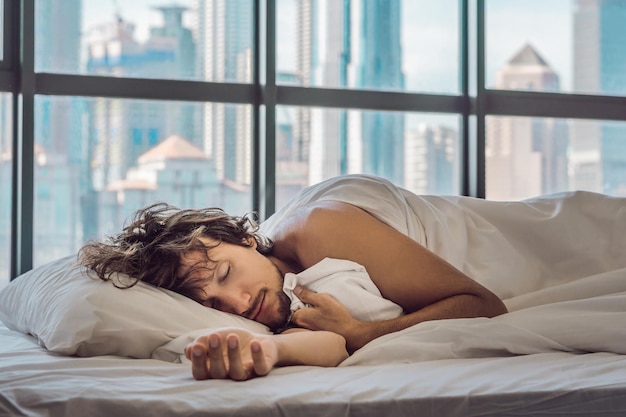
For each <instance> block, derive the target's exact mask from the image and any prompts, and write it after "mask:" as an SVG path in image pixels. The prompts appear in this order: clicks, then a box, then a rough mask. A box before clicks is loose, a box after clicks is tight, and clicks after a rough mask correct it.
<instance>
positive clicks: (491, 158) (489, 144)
mask: <svg viewBox="0 0 626 417" xmlns="http://www.w3.org/2000/svg"><path fill="white" fill-rule="evenodd" d="M496 88H499V89H508V90H526V91H546V92H555V91H559V89H560V87H559V77H558V75H557V74H556V73H555V72H554V70H553V69H552V68H551V67H550V66H549V65H548V64H547V62H546V61H545V60H544V59H543V58H542V57H541V56H540V55H539V53H538V52H537V50H536V49H535V48H534V47H533V46H532V45H530V44H527V45H525V46H524V47H523V48H522V49H521V50H520V51H518V52H517V53H516V54H515V56H513V58H511V60H510V61H509V62H508V63H507V65H506V66H505V67H504V68H502V69H501V70H500V71H499V72H498V74H497V80H496ZM485 156H486V170H487V175H486V183H487V184H486V190H487V196H488V198H492V199H498V200H508V199H511V200H517V199H523V198H528V197H532V196H536V195H539V194H546V193H550V192H555V191H558V190H563V189H566V188H567V130H566V128H565V125H564V122H563V121H561V120H555V119H547V118H542V119H539V118H528V117H508V116H504V117H489V118H488V119H487V138H486V147H485Z"/></svg>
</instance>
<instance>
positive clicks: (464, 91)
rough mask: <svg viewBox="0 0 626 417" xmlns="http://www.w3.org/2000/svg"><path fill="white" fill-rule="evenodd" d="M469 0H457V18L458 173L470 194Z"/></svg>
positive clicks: (462, 186)
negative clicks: (460, 102) (460, 104)
mask: <svg viewBox="0 0 626 417" xmlns="http://www.w3.org/2000/svg"><path fill="white" fill-rule="evenodd" d="M468 1H469V0H459V8H460V13H459V16H460V19H459V46H460V48H459V51H460V54H459V55H460V56H459V65H460V71H459V72H460V75H461V79H460V87H461V96H462V98H463V111H462V113H461V132H460V133H461V134H460V147H461V161H460V162H461V169H460V170H459V171H460V173H459V175H460V176H461V178H460V180H461V182H460V184H461V190H460V191H461V194H462V195H470V190H471V184H470V182H469V178H470V166H471V163H470V158H471V156H470V146H469V143H470V130H469V129H470V127H469V117H470V111H471V103H470V96H469V65H470V64H469V35H470V33H469V27H470V25H469V6H468Z"/></svg>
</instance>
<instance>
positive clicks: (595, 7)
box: [485, 0, 626, 95]
mask: <svg viewBox="0 0 626 417" xmlns="http://www.w3.org/2000/svg"><path fill="white" fill-rule="evenodd" d="M486 16H487V18H486V20H487V22H486V25H487V29H486V31H487V33H486V36H485V38H486V42H487V45H486V49H487V59H486V61H487V62H486V65H487V74H486V77H487V79H486V85H487V86H488V87H489V88H497V89H509V90H535V91H562V92H569V93H586V94H605V95H626V48H625V47H624V45H626V31H624V29H623V25H624V22H626V2H624V1H623V0H550V1H543V0H508V1H497V0H488V1H487V2H486Z"/></svg>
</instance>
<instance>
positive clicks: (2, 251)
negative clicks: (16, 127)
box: [0, 93, 13, 290]
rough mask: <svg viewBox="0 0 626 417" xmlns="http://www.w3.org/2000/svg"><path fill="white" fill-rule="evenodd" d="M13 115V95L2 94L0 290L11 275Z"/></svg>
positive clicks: (0, 123)
mask: <svg viewBox="0 0 626 417" xmlns="http://www.w3.org/2000/svg"><path fill="white" fill-rule="evenodd" d="M12 115H13V105H12V97H11V94H7V93H0V290H1V289H2V288H4V286H5V285H7V284H8V283H9V274H10V273H11V272H10V271H11V258H10V257H11V201H12V200H11V188H12V180H13V174H12V166H13V140H12V139H13V132H12V130H13V128H12V126H13V123H12V120H13V119H12Z"/></svg>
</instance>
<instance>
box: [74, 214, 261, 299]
mask: <svg viewBox="0 0 626 417" xmlns="http://www.w3.org/2000/svg"><path fill="white" fill-rule="evenodd" d="M200 237H209V238H211V239H213V240H215V241H217V242H218V244H219V243H220V242H226V243H232V244H236V245H240V246H247V247H250V246H251V244H250V238H254V240H255V241H256V243H257V251H259V252H260V253H262V254H269V253H270V252H271V251H272V248H273V242H272V241H271V240H270V239H269V238H267V237H264V236H262V235H261V234H259V233H258V224H257V223H256V221H255V220H254V219H253V218H252V215H251V214H248V215H244V216H241V217H238V216H229V215H228V214H226V213H225V212H224V210H222V209H219V208H205V209H197V210H194V209H184V210H181V209H178V208H176V207H174V206H171V205H168V204H165V203H157V204H153V205H151V206H148V207H145V208H143V209H140V210H138V211H137V212H136V213H135V215H134V217H133V219H132V221H131V222H130V224H128V225H127V226H126V227H124V229H123V230H122V232H121V233H120V234H118V235H116V236H112V237H108V238H107V239H105V240H103V241H91V242H88V243H87V244H85V246H83V247H82V248H81V249H80V251H79V262H80V263H81V264H82V265H84V266H86V267H87V268H89V269H92V270H93V271H95V273H96V274H97V276H98V277H99V278H100V279H102V280H104V281H109V280H110V281H112V282H113V284H114V285H115V286H117V287H119V288H130V287H132V286H134V285H136V284H137V282H139V281H143V282H147V283H149V284H152V285H155V286H157V287H162V288H165V289H168V290H172V291H175V292H177V293H179V294H182V295H185V296H187V297H189V298H191V299H194V300H196V301H198V302H202V301H203V300H202V297H203V291H202V287H203V282H202V278H200V277H199V275H198V274H195V275H194V274H193V272H194V271H195V270H197V268H190V269H188V270H186V271H185V272H184V273H183V274H180V272H181V270H180V267H181V258H182V257H183V256H184V255H185V254H187V253H190V252H195V251H200V252H201V253H203V254H206V250H207V249H210V247H209V248H207V246H206V245H205V244H204V243H203V242H202V241H201V240H200V239H199V238H200ZM207 259H208V255H207ZM198 267H199V268H202V265H200V266H198ZM117 274H125V275H127V276H128V277H130V280H129V281H128V280H127V281H125V283H120V280H117V279H113V277H114V276H117ZM194 276H195V278H194Z"/></svg>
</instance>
